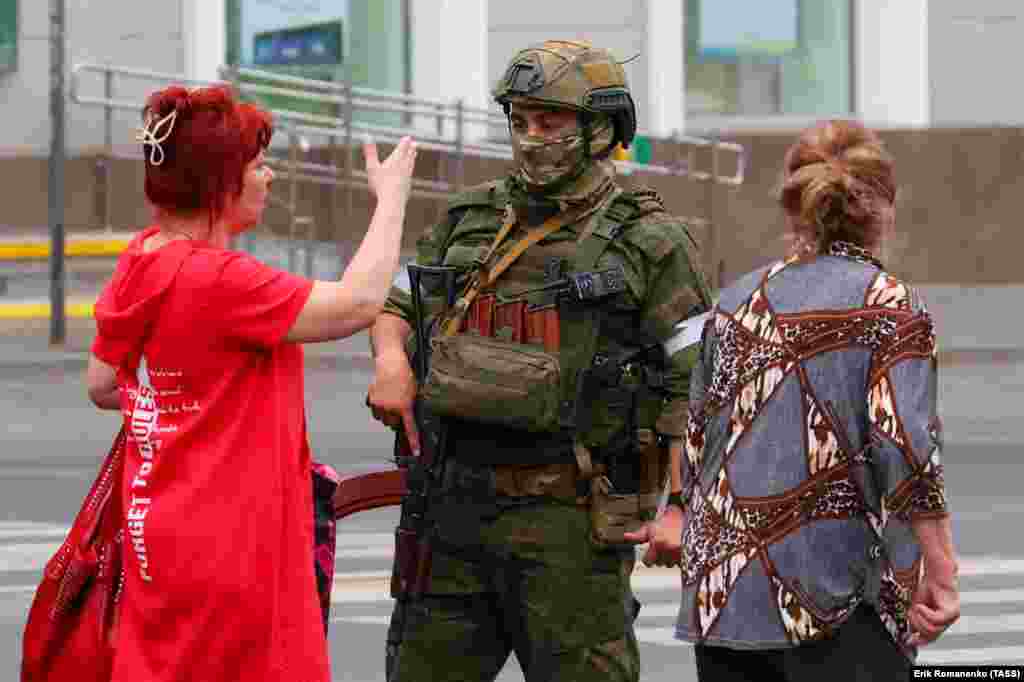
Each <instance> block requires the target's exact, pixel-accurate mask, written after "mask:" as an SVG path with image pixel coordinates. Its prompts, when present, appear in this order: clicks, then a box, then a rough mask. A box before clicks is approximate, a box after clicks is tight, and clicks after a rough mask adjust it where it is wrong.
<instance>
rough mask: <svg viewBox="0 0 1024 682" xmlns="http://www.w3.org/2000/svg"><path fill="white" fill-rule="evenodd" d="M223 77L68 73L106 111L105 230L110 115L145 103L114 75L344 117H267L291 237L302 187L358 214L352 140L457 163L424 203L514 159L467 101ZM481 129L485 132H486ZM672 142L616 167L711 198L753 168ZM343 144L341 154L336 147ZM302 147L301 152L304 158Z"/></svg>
mask: <svg viewBox="0 0 1024 682" xmlns="http://www.w3.org/2000/svg"><path fill="white" fill-rule="evenodd" d="M86 73H98V74H100V75H101V76H102V77H103V83H104V86H103V96H102V97H101V96H95V95H89V94H86V93H85V92H84V88H83V87H82V78H83V75H84V74H86ZM218 73H219V74H220V76H221V77H222V78H221V79H219V80H206V79H190V78H184V77H182V76H181V75H180V74H172V73H166V72H159V71H152V70H147V69H136V68H128V67H116V66H110V65H104V64H96V63H87V62H86V63H79V64H76V65H75V66H74V68H73V69H72V70H71V77H70V83H69V85H70V92H69V94H70V97H71V99H72V100H73V101H74V102H76V103H78V104H81V105H83V106H98V107H102V108H103V110H104V125H105V136H104V139H105V146H104V148H105V150H106V153H105V154H104V159H103V161H102V163H101V164H100V165H101V166H102V168H103V171H104V174H105V182H104V188H105V189H104V191H105V197H104V199H105V201H104V203H105V205H106V206H107V207H108V208H107V221H108V228H109V227H110V225H109V215H110V211H109V207H110V206H112V201H111V196H112V183H111V182H110V163H109V160H110V159H111V158H112V157H113V150H114V144H113V133H112V128H113V112H114V111H126V110H130V111H133V112H139V111H140V109H141V107H142V102H141V101H139V100H136V99H127V98H118V97H116V96H115V93H114V90H115V88H114V77H115V76H120V77H125V78H135V79H145V80H149V81H156V82H159V83H161V84H162V85H166V84H171V83H180V84H183V85H186V86H204V85H214V84H228V85H230V86H231V87H232V88H234V89H235V90H236V91H237V92H238V93H239V94H240V95H241V96H243V97H245V96H258V95H272V96H277V97H283V98H290V99H292V100H293V101H297V102H307V103H318V104H328V105H332V106H333V107H334V108H335V109H336V110H337V113H338V115H325V114H314V113H309V112H303V111H296V110H292V109H279V108H272V109H271V111H270V113H271V114H272V115H273V116H274V119H275V124H276V127H277V128H278V129H279V130H280V132H281V133H283V134H285V135H287V140H288V144H287V149H286V152H285V154H284V155H282V153H281V152H282V151H284V150H281V149H280V148H279V147H278V146H277V145H275V146H274V147H272V148H271V150H270V152H269V153H268V155H267V161H268V163H269V164H270V165H271V167H272V168H274V172H275V175H276V176H277V178H278V180H279V181H282V182H283V183H286V190H287V195H286V197H287V198H282V197H279V196H274V197H272V199H273V203H274V204H275V205H277V206H281V207H284V208H285V209H286V210H287V211H288V213H289V216H290V225H289V233H290V235H291V236H292V238H294V237H295V236H296V235H297V232H298V230H299V228H300V226H306V225H308V224H309V217H308V216H302V215H299V214H298V211H299V206H300V205H299V201H298V199H299V196H298V186H297V183H300V182H302V183H312V184H316V185H322V186H323V185H326V186H329V187H332V188H343V189H344V190H345V201H346V203H347V208H348V209H349V210H351V208H352V190H354V189H362V190H366V189H367V188H368V183H367V175H366V172H365V171H364V170H361V169H359V168H356V158H355V152H354V143H356V142H359V141H360V140H361V139H362V138H364V137H372V138H373V139H374V140H376V141H378V142H383V143H397V142H398V140H400V139H401V138H402V137H404V136H407V135H408V136H413V137H415V138H416V140H417V144H418V146H419V147H420V149H423V150H431V151H437V152H444V153H446V154H448V155H449V156H448V158H449V160H450V162H451V164H452V165H450V166H449V167H448V171H447V175H448V178H445V179H441V178H437V179H427V178H413V180H412V195H413V196H417V197H422V198H430V199H445V198H447V197H448V196H449V195H450V194H451V193H452V192H453V191H459V190H460V189H462V187H463V186H464V181H465V162H466V159H467V158H479V159H495V160H502V161H508V160H511V159H512V158H513V152H512V146H511V144H509V142H507V141H506V140H505V139H504V135H503V139H501V140H495V139H488V136H487V134H486V131H488V130H490V131H491V133H492V134H493V133H494V131H495V129H496V128H498V127H500V128H502V129H504V128H505V126H506V125H507V121H506V118H505V116H504V114H503V113H498V112H496V111H493V110H488V109H483V108H479V107H473V106H467V105H466V103H465V101H463V100H461V99H458V100H454V101H444V100H440V99H432V98H427V97H419V96H413V95H409V94H405V93H395V92H387V91H382V90H375V89H372V88H366V87H362V86H353V85H352V84H351V83H338V82H332V81H319V80H312V79H308V78H301V77H298V76H290V75H286V74H279V73H272V72H267V71H261V70H258V69H251V68H237V67H222V68H221V69H220V70H219V71H218ZM252 81H258V82H252ZM363 112H372V113H380V114H401V115H402V120H403V122H404V123H403V124H402V125H387V124H384V123H372V122H368V121H365V120H357V119H358V118H359V117H358V114H360V113H363ZM412 121H417V122H419V123H420V124H421V125H411V122H412ZM424 121H433V122H434V125H433V130H430V129H429V127H427V126H424V125H422V123H423V122H424ZM481 126H482V127H483V132H484V134H481V130H480V128H481ZM470 131H472V132H473V134H472V135H470V134H467V133H468V132H470ZM304 136H309V137H314V138H316V137H320V138H327V139H328V140H329V141H330V145H331V148H332V149H334V150H335V152H332V153H336V152H337V151H340V152H341V157H340V158H341V161H340V162H335V163H318V162H313V161H309V160H306V159H303V158H300V153H304V150H305V148H306V143H307V142H306V140H304V139H303V137H304ZM671 140H672V142H673V143H674V145H675V146H676V149H677V152H678V153H677V155H676V158H675V160H674V162H673V163H671V164H668V165H659V164H649V163H636V162H631V161H624V160H615V161H614V163H615V165H616V166H617V167H618V168H619V169H620V170H622V171H626V172H635V173H646V174H652V175H661V176H674V177H679V178H683V179H688V180H692V181H696V182H701V183H705V184H706V186H707V187H708V191H710V188H711V186H712V185H714V184H722V185H730V186H736V185H741V184H742V183H743V181H744V176H745V173H746V168H747V152H746V149H745V148H744V147H743V146H742V145H740V144H738V143H735V142H727V141H723V140H718V139H711V138H707V137H697V136H692V135H681V134H674V135H673V136H672V138H671ZM339 141H340V143H341V147H340V148H339V147H335V144H337V143H338V142H339ZM300 150H303V151H302V152H300ZM707 156H710V162H708V161H707V159H706V157H707ZM724 156H731V157H733V159H734V163H733V166H732V168H733V171H732V172H731V173H729V174H725V172H724V169H725V168H726V164H725V161H724V160H723V157H724ZM336 158H337V157H336ZM701 159H704V163H709V165H710V168H707V167H704V168H701V167H698V166H699V162H700V160H701ZM275 184H277V183H275ZM709 210H710V206H709ZM709 218H710V216H709ZM708 222H709V229H710V230H711V231H712V232H713V231H714V228H713V226H711V224H710V223H711V221H710V220H709V221H708ZM712 241H713V239H712ZM712 250H713V247H712Z"/></svg>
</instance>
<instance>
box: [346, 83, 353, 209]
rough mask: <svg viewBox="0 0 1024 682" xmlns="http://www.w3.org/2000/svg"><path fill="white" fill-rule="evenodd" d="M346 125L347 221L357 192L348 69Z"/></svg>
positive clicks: (350, 87) (350, 85) (350, 86)
mask: <svg viewBox="0 0 1024 682" xmlns="http://www.w3.org/2000/svg"><path fill="white" fill-rule="evenodd" d="M344 109H345V113H344V123H345V174H344V178H345V181H344V182H345V220H348V219H349V218H350V216H351V215H352V204H353V202H352V192H354V191H355V188H354V187H353V185H354V184H355V183H354V182H353V180H352V176H353V173H352V171H353V166H355V155H354V154H353V149H352V118H353V113H354V112H353V110H352V70H351V69H346V71H345V103H344Z"/></svg>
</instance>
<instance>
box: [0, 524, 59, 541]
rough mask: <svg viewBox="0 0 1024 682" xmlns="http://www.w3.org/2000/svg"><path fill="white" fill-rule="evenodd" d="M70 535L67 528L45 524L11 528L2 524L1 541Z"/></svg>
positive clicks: (0, 530)
mask: <svg viewBox="0 0 1024 682" xmlns="http://www.w3.org/2000/svg"><path fill="white" fill-rule="evenodd" d="M67 534H68V529H67V528H61V527H60V526H49V525H45V524H39V525H31V526H30V525H27V524H22V525H20V526H11V527H7V528H5V527H4V526H3V524H0V540H31V539H34V538H40V539H44V538H46V539H49V538H63V537H64V536H66V535H67Z"/></svg>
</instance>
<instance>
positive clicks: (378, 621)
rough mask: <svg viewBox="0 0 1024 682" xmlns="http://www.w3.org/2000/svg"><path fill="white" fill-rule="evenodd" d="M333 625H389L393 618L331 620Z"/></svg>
mask: <svg viewBox="0 0 1024 682" xmlns="http://www.w3.org/2000/svg"><path fill="white" fill-rule="evenodd" d="M331 622H332V623H354V624H356V625H388V624H390V623H391V616H347V617H341V616H339V617H337V618H331Z"/></svg>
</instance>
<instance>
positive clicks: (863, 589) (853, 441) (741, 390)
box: [676, 242, 947, 659]
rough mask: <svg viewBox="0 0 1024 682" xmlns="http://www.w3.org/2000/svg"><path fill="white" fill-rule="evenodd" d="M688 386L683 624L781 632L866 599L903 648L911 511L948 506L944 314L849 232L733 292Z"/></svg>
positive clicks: (733, 637) (818, 625)
mask: <svg viewBox="0 0 1024 682" xmlns="http://www.w3.org/2000/svg"><path fill="white" fill-rule="evenodd" d="M701 352H702V355H701V360H700V363H699V365H698V366H697V367H696V368H695V369H694V373H693V378H692V385H691V391H690V406H691V407H690V417H689V423H688V433H687V442H686V453H687V455H686V457H684V462H683V485H684V491H685V493H688V494H689V500H688V502H687V509H688V512H687V515H686V521H685V526H684V530H683V560H682V577H683V596H682V605H681V609H680V614H679V620H678V623H677V628H676V636H677V637H678V638H679V639H683V640H688V641H692V642H697V643H704V644H708V645H720V646H727V647H732V648H749V649H775V648H786V647H792V646H798V645H799V644H801V643H803V642H807V641H813V640H817V639H821V638H825V637H829V636H831V635H832V633H834V631H835V630H836V628H837V627H838V626H839V625H840V624H842V623H843V621H844V620H845V619H846V618H847V616H848V615H849V614H850V613H851V612H852V611H853V610H854V609H855V608H856V607H857V606H858V605H859V604H860V603H861V602H866V603H868V604H871V605H873V606H874V607H875V609H876V610H877V612H878V613H879V615H880V616H881V619H882V621H883V623H884V624H885V626H886V629H887V630H888V631H889V633H890V634H891V635H892V637H893V639H894V640H895V641H896V643H897V644H898V645H900V647H901V648H902V649H903V650H904V652H905V653H906V655H907V656H908V657H909V658H911V659H914V658H916V654H917V652H916V650H915V649H914V648H912V647H909V646H907V638H908V636H909V634H910V632H909V625H908V622H907V618H906V612H907V608H908V607H909V605H910V600H911V597H912V595H913V592H914V589H915V586H916V584H917V580H918V578H919V575H920V568H921V559H920V548H919V546H918V544H917V542H916V540H915V539H914V535H913V532H912V529H911V520H912V519H916V518H923V517H941V516H944V515H946V513H947V511H946V499H945V489H944V483H943V476H942V464H941V463H940V459H939V451H940V447H941V427H940V423H939V419H938V417H937V414H936V355H935V335H934V332H933V326H932V320H931V317H930V316H929V314H928V312H927V311H926V310H925V309H924V306H923V305H922V303H921V301H920V300H919V299H918V297H917V296H916V294H915V292H914V291H913V290H912V289H911V288H910V287H909V286H908V285H906V284H904V283H903V282H901V281H899V280H898V279H896V278H895V277H893V276H891V275H890V274H888V273H886V272H885V270H884V268H883V267H882V265H881V264H880V263H879V262H878V261H877V260H875V259H874V258H873V257H872V256H871V255H870V253H868V252H867V251H865V250H863V249H860V248H858V247H856V246H854V245H852V244H848V243H843V242H840V243H836V244H833V245H832V246H831V247H830V249H829V250H828V252H827V253H826V254H823V255H817V256H814V257H804V258H791V259H789V260H787V261H782V262H779V263H776V264H774V265H772V266H770V267H767V268H763V269H761V270H758V271H755V272H753V273H750V274H749V275H747V276H745V277H743V278H741V279H740V280H739V281H738V282H737V283H736V284H734V285H733V286H731V287H729V288H728V289H726V290H725V291H724V292H723V293H722V295H721V296H720V299H719V302H718V305H717V306H716V308H715V311H714V317H713V318H712V319H711V320H709V322H708V323H707V325H706V327H705V330H704V344H703V348H702V351H701Z"/></svg>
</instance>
